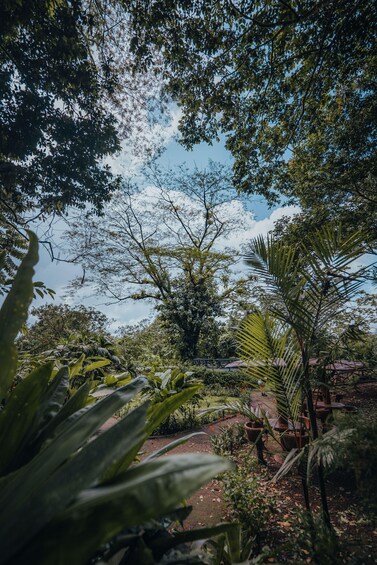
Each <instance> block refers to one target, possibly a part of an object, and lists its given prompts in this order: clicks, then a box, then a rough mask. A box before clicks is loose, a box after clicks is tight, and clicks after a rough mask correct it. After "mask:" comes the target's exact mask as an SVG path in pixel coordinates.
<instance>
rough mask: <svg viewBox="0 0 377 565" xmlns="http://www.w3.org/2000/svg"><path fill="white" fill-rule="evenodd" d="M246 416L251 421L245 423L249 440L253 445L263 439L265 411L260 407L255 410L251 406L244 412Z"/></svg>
mask: <svg viewBox="0 0 377 565" xmlns="http://www.w3.org/2000/svg"><path fill="white" fill-rule="evenodd" d="M244 415H245V416H246V417H248V418H249V420H248V421H247V422H245V431H246V435H247V439H248V440H249V441H250V442H251V443H255V442H257V441H258V440H259V439H261V438H262V434H263V432H264V429H265V428H264V423H263V411H262V409H261V407H260V406H257V407H255V408H254V407H253V406H251V407H250V408H249V409H248V410H245V411H244Z"/></svg>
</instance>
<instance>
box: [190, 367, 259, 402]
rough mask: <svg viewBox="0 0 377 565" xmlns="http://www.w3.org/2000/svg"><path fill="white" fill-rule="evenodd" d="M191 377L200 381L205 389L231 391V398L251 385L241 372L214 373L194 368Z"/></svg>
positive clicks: (209, 370) (213, 371)
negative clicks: (221, 388)
mask: <svg viewBox="0 0 377 565" xmlns="http://www.w3.org/2000/svg"><path fill="white" fill-rule="evenodd" d="M192 376H193V377H195V378H197V379H200V380H201V381H202V382H203V384H204V385H206V386H207V387H218V386H221V387H224V388H226V389H229V388H231V389H232V396H238V395H237V390H238V391H241V390H242V389H244V388H248V387H250V386H251V385H252V382H251V380H250V377H248V376H247V375H246V373H243V372H241V371H215V370H211V369H207V368H205V367H200V368H195V369H194V371H193V374H192Z"/></svg>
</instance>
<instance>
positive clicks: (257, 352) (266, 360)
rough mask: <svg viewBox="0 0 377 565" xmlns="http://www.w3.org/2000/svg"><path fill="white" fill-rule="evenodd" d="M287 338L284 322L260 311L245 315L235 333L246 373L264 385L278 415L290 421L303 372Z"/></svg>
mask: <svg viewBox="0 0 377 565" xmlns="http://www.w3.org/2000/svg"><path fill="white" fill-rule="evenodd" d="M290 338H291V332H290V330H289V329H287V327H286V326H284V324H282V323H281V322H279V321H278V320H275V319H274V318H272V317H271V316H269V315H266V316H263V315H262V314H261V313H259V312H257V313H253V314H251V315H250V316H248V317H247V319H246V320H245V321H244V322H243V324H242V325H241V328H240V330H239V332H238V342H239V349H240V352H241V355H242V357H243V358H244V359H245V360H246V361H247V368H246V372H247V374H249V375H250V377H251V378H252V379H253V380H254V381H258V380H262V381H264V382H265V383H266V384H267V387H268V388H269V389H270V390H271V391H272V392H273V394H274V395H275V398H276V402H277V408H278V412H279V415H280V416H283V417H285V418H287V419H288V420H291V421H292V422H293V421H295V420H297V418H298V415H299V412H300V402H301V389H302V375H303V371H302V364H301V359H300V355H299V353H298V351H297V348H296V347H295V346H294V343H292V342H291V341H290Z"/></svg>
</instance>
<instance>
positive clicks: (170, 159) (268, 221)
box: [31, 112, 299, 332]
mask: <svg viewBox="0 0 377 565" xmlns="http://www.w3.org/2000/svg"><path fill="white" fill-rule="evenodd" d="M178 119H179V112H175V113H173V118H172V121H171V123H170V124H169V125H168V126H167V127H165V129H164V130H163V131H162V132H158V133H159V136H160V137H162V138H163V140H164V143H165V147H166V149H165V151H164V152H163V153H162V155H161V157H160V158H159V160H158V164H159V165H161V167H163V168H170V167H175V166H178V165H182V164H183V163H185V164H186V165H187V166H188V167H189V168H191V167H192V168H194V167H195V166H196V167H197V168H199V169H202V168H205V167H206V166H207V165H208V161H209V160H210V159H211V160H213V161H217V162H221V163H223V164H225V165H229V166H230V165H231V163H232V160H231V155H230V154H229V152H228V151H227V150H226V149H225V146H224V142H223V140H221V141H220V142H216V143H214V145H212V146H209V145H207V144H205V143H201V144H200V145H197V146H196V147H195V148H194V149H193V150H192V151H187V150H185V149H184V148H183V147H182V146H181V145H180V144H179V143H178V142H177V141H176V139H175V135H176V133H177V126H178ZM109 163H110V165H111V166H112V168H113V170H114V172H116V173H122V172H123V173H126V172H127V174H130V172H131V174H135V176H137V175H138V173H139V170H140V165H141V161H140V160H139V159H138V158H135V157H133V156H132V155H130V154H129V152H128V151H127V147H125V149H124V151H123V152H122V153H121V154H120V155H119V156H118V157H116V158H113V159H111V160H110V161H109ZM228 211H229V213H235V214H238V215H239V216H240V217H241V218H242V221H243V224H244V225H243V228H244V229H243V233H242V238H241V239H242V240H240V239H239V235H238V236H235V238H233V240H232V241H230V240H229V242H227V243H228V244H229V245H235V246H237V245H238V246H239V245H240V244H241V243H245V242H247V241H249V240H250V239H252V238H253V237H255V236H257V235H260V234H267V233H268V232H269V231H271V230H272V229H273V225H274V222H275V221H276V220H278V219H280V218H281V217H282V216H283V215H285V216H290V215H293V214H295V213H297V212H298V211H299V208H298V207H297V206H286V207H281V206H280V207H279V206H276V207H274V208H268V206H267V204H266V202H265V200H264V198H263V197H261V196H253V197H247V198H246V199H245V197H243V204H241V203H239V202H233V203H232V204H230V207H229V209H228ZM43 227H44V226H40V227H39V230H38V231H39V233H40V234H41V233H42V231H43ZM65 229H66V226H65V223H64V222H63V221H58V222H57V223H55V225H54V240H55V241H57V242H59V241H60V242H62V243H63V245H64V231H65ZM41 230H42V231H41ZM237 237H238V240H237ZM81 274H82V271H81V268H80V267H79V266H77V265H73V264H70V263H65V262H61V261H54V262H52V261H51V257H50V255H49V253H48V252H47V250H46V249H45V248H43V247H42V246H41V248H40V261H39V264H38V265H37V267H36V275H35V278H34V280H40V281H43V282H44V283H45V284H46V286H47V287H49V288H52V289H53V290H54V291H55V292H56V296H55V299H54V300H52V299H49V298H45V299H44V300H41V299H37V300H35V303H34V304H33V305H34V306H40V305H42V304H45V303H49V302H55V303H59V302H66V303H68V304H70V305H71V306H75V305H79V304H84V305H85V306H92V307H95V308H97V309H98V310H100V311H101V312H103V313H105V314H106V315H107V316H108V317H109V318H110V319H111V325H110V330H111V331H112V332H116V330H117V328H118V327H120V326H123V325H128V324H137V323H138V322H140V321H141V320H143V319H146V318H151V317H153V306H152V305H151V304H148V303H144V302H142V301H138V302H133V301H127V302H122V303H120V304H108V301H107V299H106V297H104V296H93V293H91V292H90V290H89V289H83V290H82V291H79V292H76V293H75V295H74V296H71V295H70V296H67V292H66V288H67V285H68V283H69V281H70V280H72V279H73V278H75V277H77V276H80V275H81ZM31 321H33V319H32V318H31Z"/></svg>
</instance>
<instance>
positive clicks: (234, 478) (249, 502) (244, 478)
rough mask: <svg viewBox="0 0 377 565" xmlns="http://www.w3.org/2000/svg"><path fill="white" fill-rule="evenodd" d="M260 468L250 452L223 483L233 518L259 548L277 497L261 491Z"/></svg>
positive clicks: (223, 478) (224, 477) (223, 479)
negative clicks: (268, 495) (274, 497)
mask: <svg viewBox="0 0 377 565" xmlns="http://www.w3.org/2000/svg"><path fill="white" fill-rule="evenodd" d="M257 469H258V472H259V473H260V472H261V470H260V467H259V466H258V462H257V459H255V457H252V456H250V455H249V456H247V457H244V458H243V459H242V461H241V462H240V464H239V465H238V466H237V468H236V469H235V470H234V471H230V472H229V473H226V474H224V475H223V477H222V482H223V484H224V500H225V501H226V503H227V504H228V507H229V509H230V515H231V517H232V518H234V519H235V520H237V521H238V522H240V524H241V527H242V529H243V530H244V532H245V534H246V535H247V536H248V537H250V538H251V539H252V540H253V541H254V546H255V547H256V549H258V551H259V550H260V545H261V536H262V534H263V532H265V531H266V530H267V527H268V520H269V518H270V516H271V514H272V512H273V507H274V499H273V497H272V496H271V497H266V494H265V493H264V492H262V490H261V488H260V482H259V478H258V474H257Z"/></svg>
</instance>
